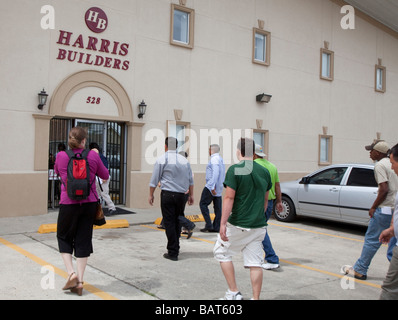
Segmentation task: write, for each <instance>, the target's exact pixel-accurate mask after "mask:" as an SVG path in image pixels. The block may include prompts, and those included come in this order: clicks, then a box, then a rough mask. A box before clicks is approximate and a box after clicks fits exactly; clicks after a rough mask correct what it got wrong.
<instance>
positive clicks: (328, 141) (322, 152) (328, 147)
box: [319, 135, 333, 166]
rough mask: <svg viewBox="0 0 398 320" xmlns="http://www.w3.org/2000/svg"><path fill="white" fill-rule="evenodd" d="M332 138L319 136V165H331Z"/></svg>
mask: <svg viewBox="0 0 398 320" xmlns="http://www.w3.org/2000/svg"><path fill="white" fill-rule="evenodd" d="M332 147H333V137H332V136H327V135H320V136H319V165H320V166H328V165H330V164H332Z"/></svg>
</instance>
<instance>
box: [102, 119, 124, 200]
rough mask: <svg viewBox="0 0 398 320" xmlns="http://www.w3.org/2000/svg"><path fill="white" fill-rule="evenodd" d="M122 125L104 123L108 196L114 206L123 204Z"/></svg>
mask: <svg viewBox="0 0 398 320" xmlns="http://www.w3.org/2000/svg"><path fill="white" fill-rule="evenodd" d="M124 141H125V133H124V124H121V123H117V122H107V123H106V158H107V159H108V163H109V174H110V176H111V181H110V184H109V195H110V196H111V199H112V201H113V202H114V203H115V204H123V203H124V196H123V191H124V188H123V186H124V173H125V166H126V163H125V151H124V145H125V144H124Z"/></svg>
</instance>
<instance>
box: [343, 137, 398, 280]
mask: <svg viewBox="0 0 398 320" xmlns="http://www.w3.org/2000/svg"><path fill="white" fill-rule="evenodd" d="M365 149H366V150H368V151H370V158H371V159H372V160H373V161H377V163H376V165H375V169H374V171H375V179H376V181H377V184H378V186H379V188H378V193H377V198H376V200H375V201H374V203H373V205H372V207H371V208H370V210H369V216H370V221H369V225H368V230H367V231H366V235H365V241H364V245H363V248H362V253H361V256H360V257H359V259H358V260H357V262H356V263H355V265H354V267H350V266H347V265H346V266H343V267H342V271H343V273H345V274H350V275H353V276H354V277H355V278H356V279H360V280H366V279H367V271H368V269H369V266H370V263H371V262H372V259H373V257H374V255H375V254H376V252H377V250H379V248H380V246H381V243H380V242H379V237H380V234H381V232H382V231H383V230H384V229H386V228H388V226H389V225H390V223H391V218H392V210H393V207H394V201H395V195H396V192H397V190H398V176H397V175H396V174H395V173H394V171H393V170H392V169H391V163H390V160H389V158H388V156H387V154H388V153H389V150H390V147H389V145H388V144H387V143H386V142H385V141H375V142H374V143H373V144H371V145H370V146H366V147H365Z"/></svg>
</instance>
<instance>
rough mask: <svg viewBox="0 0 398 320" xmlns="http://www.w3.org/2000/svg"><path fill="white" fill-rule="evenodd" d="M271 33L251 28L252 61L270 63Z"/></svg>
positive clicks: (263, 63)
mask: <svg viewBox="0 0 398 320" xmlns="http://www.w3.org/2000/svg"><path fill="white" fill-rule="evenodd" d="M270 55H271V33H270V32H268V31H264V30H262V29H258V28H253V63H257V64H262V65H265V66H269V65H270V61H271V56H270Z"/></svg>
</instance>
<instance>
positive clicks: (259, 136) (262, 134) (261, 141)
mask: <svg viewBox="0 0 398 320" xmlns="http://www.w3.org/2000/svg"><path fill="white" fill-rule="evenodd" d="M253 140H254V143H255V144H258V145H260V146H262V147H263V153H265V154H266V158H267V159H269V156H268V130H260V129H253Z"/></svg>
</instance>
